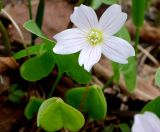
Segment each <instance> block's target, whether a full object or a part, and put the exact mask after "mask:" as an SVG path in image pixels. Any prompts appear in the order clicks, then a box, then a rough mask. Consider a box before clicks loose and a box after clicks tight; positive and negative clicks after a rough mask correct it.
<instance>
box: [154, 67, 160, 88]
mask: <svg viewBox="0 0 160 132" xmlns="http://www.w3.org/2000/svg"><path fill="white" fill-rule="evenodd" d="M155 85H156V86H158V87H160V67H159V68H158V69H157V71H156V75H155Z"/></svg>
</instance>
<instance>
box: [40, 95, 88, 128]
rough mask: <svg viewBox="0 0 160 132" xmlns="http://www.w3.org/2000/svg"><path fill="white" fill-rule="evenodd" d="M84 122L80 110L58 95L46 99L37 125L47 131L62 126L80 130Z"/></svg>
mask: <svg viewBox="0 0 160 132" xmlns="http://www.w3.org/2000/svg"><path fill="white" fill-rule="evenodd" d="M84 122H85V120H84V117H83V115H82V114H81V113H80V112H79V111H78V110H76V109H75V108H73V107H71V106H70V105H68V104H66V103H64V102H63V100H62V99H60V98H56V97H53V98H50V99H47V100H45V101H44V102H43V103H42V105H41V106H40V109H39V111H38V116H37V126H38V127H42V128H43V129H44V130H46V131H57V130H59V129H61V128H65V129H68V130H70V131H78V130H79V129H80V128H81V127H82V126H83V125H84Z"/></svg>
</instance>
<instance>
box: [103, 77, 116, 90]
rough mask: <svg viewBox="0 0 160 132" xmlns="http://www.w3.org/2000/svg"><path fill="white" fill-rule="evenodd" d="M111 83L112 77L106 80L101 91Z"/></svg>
mask: <svg viewBox="0 0 160 132" xmlns="http://www.w3.org/2000/svg"><path fill="white" fill-rule="evenodd" d="M112 81H113V76H112V77H110V78H109V79H108V80H107V82H106V83H105V84H104V86H103V88H102V90H103V91H104V89H105V88H106V87H108V86H109V85H110V84H111V83H112Z"/></svg>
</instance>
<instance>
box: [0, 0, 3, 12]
mask: <svg viewBox="0 0 160 132" xmlns="http://www.w3.org/2000/svg"><path fill="white" fill-rule="evenodd" d="M2 7H3V1H2V0H0V12H1V9H2Z"/></svg>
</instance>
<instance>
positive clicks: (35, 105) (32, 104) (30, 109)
mask: <svg viewBox="0 0 160 132" xmlns="http://www.w3.org/2000/svg"><path fill="white" fill-rule="evenodd" d="M43 101H44V100H43V99H42V98H37V97H31V98H30V101H29V102H28V104H27V106H26V108H25V110H24V115H25V117H26V118H27V119H28V120H30V119H32V118H33V116H34V114H35V113H38V110H39V107H40V106H41V104H42V102H43Z"/></svg>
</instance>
